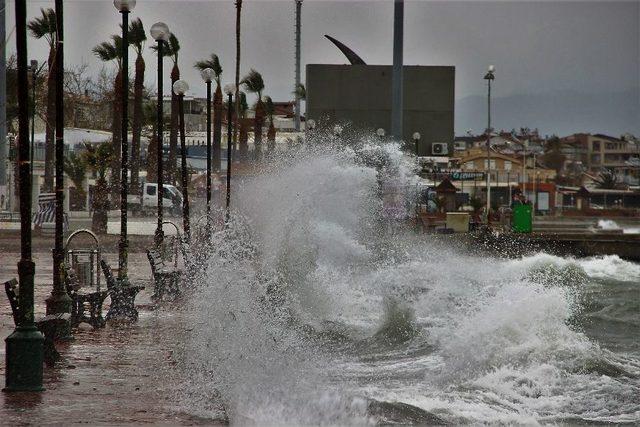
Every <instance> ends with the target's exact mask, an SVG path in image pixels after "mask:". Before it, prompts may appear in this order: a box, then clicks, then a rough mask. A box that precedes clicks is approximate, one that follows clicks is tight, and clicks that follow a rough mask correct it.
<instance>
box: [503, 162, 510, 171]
mask: <svg viewBox="0 0 640 427" xmlns="http://www.w3.org/2000/svg"><path fill="white" fill-rule="evenodd" d="M504 170H506V171H510V170H511V160H505V161H504Z"/></svg>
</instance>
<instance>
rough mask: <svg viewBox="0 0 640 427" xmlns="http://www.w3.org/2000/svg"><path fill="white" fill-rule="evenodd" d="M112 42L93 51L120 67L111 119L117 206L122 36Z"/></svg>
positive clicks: (113, 178) (113, 194) (114, 186)
mask: <svg viewBox="0 0 640 427" xmlns="http://www.w3.org/2000/svg"><path fill="white" fill-rule="evenodd" d="M111 40H112V41H111V42H102V43H100V44H99V45H97V46H96V47H94V48H93V50H92V51H93V53H94V55H96V56H97V57H98V58H100V60H102V61H103V62H109V61H114V62H115V63H116V65H117V67H118V69H117V73H116V78H115V81H114V83H113V109H112V111H113V117H112V120H111V144H112V145H113V147H112V148H113V155H112V156H111V197H112V198H113V200H114V207H117V205H118V202H117V201H118V200H119V195H120V193H119V192H120V174H119V173H118V171H119V170H120V154H121V153H120V151H121V143H122V122H121V120H120V118H121V117H122V37H120V36H116V35H113V36H111Z"/></svg>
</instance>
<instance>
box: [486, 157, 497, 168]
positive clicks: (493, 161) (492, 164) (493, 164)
mask: <svg viewBox="0 0 640 427" xmlns="http://www.w3.org/2000/svg"><path fill="white" fill-rule="evenodd" d="M490 165H491V167H490V169H495V168H496V161H495V160H494V159H491V164H490ZM484 168H485V170H486V169H487V159H485V160H484Z"/></svg>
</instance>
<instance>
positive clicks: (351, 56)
mask: <svg viewBox="0 0 640 427" xmlns="http://www.w3.org/2000/svg"><path fill="white" fill-rule="evenodd" d="M324 36H325V37H326V38H328V39H329V41H331V42H332V43H333V44H335V45H336V47H337V48H338V49H340V52H342V53H344V56H346V57H347V59H348V60H349V62H351V65H367V64H366V63H365V62H364V61H363V60H362V58H360V57H359V56H358V55H357V54H356V53H355V52H354V51H352V50H351V49H349V48H348V47H347V46H346V45H345V44H344V43H342V42H340V41H338V40H336V39H334V38H333V37H331V36H329V35H327V34H325V35H324Z"/></svg>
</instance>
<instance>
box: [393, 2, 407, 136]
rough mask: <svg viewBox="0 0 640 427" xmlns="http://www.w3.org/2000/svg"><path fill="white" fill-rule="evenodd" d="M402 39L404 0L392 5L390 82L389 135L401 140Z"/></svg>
mask: <svg viewBox="0 0 640 427" xmlns="http://www.w3.org/2000/svg"><path fill="white" fill-rule="evenodd" d="M403 38H404V0H394V4H393V76H392V82H391V98H392V101H391V135H392V136H393V137H394V138H396V139H402V108H403V107H402V106H403V104H402V87H403V84H402V50H403Z"/></svg>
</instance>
